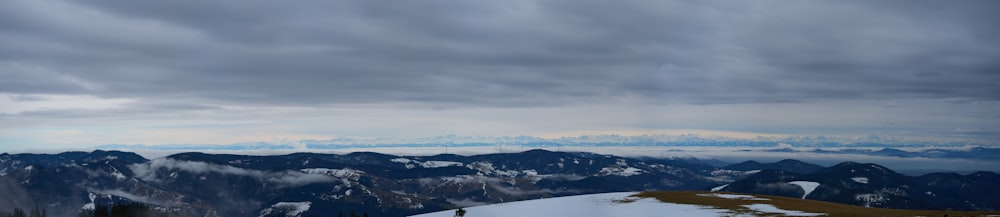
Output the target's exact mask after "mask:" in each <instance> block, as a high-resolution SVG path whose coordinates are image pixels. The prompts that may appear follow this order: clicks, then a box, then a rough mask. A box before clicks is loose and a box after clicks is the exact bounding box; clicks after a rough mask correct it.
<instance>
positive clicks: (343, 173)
mask: <svg viewBox="0 0 1000 217" xmlns="http://www.w3.org/2000/svg"><path fill="white" fill-rule="evenodd" d="M300 171H302V172H304V173H308V174H322V175H328V176H333V177H338V178H352V177H359V176H361V175H362V174H364V173H365V172H364V171H361V170H355V169H347V168H344V169H328V168H308V169H301V170H300Z"/></svg>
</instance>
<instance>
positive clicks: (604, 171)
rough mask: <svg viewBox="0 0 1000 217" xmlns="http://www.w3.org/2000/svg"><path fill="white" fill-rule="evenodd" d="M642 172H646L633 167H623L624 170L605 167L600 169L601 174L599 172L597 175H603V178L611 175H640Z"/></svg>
mask: <svg viewBox="0 0 1000 217" xmlns="http://www.w3.org/2000/svg"><path fill="white" fill-rule="evenodd" d="M644 172H646V171H644V170H642V169H639V168H635V167H625V168H621V167H605V168H601V172H599V174H601V175H605V176H610V175H613V176H634V175H639V174H642V173H644Z"/></svg>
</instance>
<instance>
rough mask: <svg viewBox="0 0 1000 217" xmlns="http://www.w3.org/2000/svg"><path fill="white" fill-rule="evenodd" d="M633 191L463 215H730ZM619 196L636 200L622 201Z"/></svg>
mask: <svg viewBox="0 0 1000 217" xmlns="http://www.w3.org/2000/svg"><path fill="white" fill-rule="evenodd" d="M634 194H636V192H622V193H605V194H589V195H579V196H569V197H558V198H549V199H540V200H529V201H519V202H511V203H501V204H493V205H485V206H476V207H469V208H466V209H465V210H466V211H467V212H466V214H465V216H469V217H507V216H521V217H530V216H539V217H542V216H545V217H549V216H584V217H585V216H594V217H606V216H662V215H664V214H667V213H669V215H670V216H688V217H700V216H706V217H708V216H712V217H714V216H723V215H732V213H731V212H729V210H724V209H714V208H710V207H704V206H697V205H687V204H675V203H663V202H660V201H658V200H656V199H654V198H642V199H640V198H637V197H629V196H631V195H634ZM622 200H635V201H634V202H622ZM453 216H455V210H448V211H441V212H434V213H427V214H421V215H416V216H415V217H453Z"/></svg>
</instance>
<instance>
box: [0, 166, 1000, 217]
mask: <svg viewBox="0 0 1000 217" xmlns="http://www.w3.org/2000/svg"><path fill="white" fill-rule="evenodd" d="M712 163H718V162H714V161H699V160H697V159H654V158H642V159H635V158H626V157H619V156H612V155H600V154H593V153H577V152H551V151H544V150H531V151H526V152H521V153H501V154H486V155H474V156H460V155H448V154H445V155H435V156H395V155H388V154H379V153H370V152H361V153H351V154H344V155H336V154H315V153H295V154H287V155H276V156H248V155H231V154H205V153H197V152H190V153H180V154H174V155H170V156H166V157H162V158H157V159H151V160H150V159H145V158H143V157H141V156H139V155H137V154H135V153H130V152H120V151H94V152H89V153H87V152H66V153H61V154H6V153H5V154H0V195H4V196H5V197H0V209H9V208H12V207H22V208H24V207H34V206H39V207H45V208H46V209H47V210H48V211H49V212H48V213H49V216H76V214H77V212H78V211H80V210H87V209H94V207H96V205H110V204H116V203H117V204H120V203H127V202H140V203H146V204H150V205H152V206H154V207H157V208H159V209H164V210H172V211H177V212H188V214H191V215H194V216H259V215H260V216H264V215H291V216H309V215H314V216H335V215H337V214H338V213H342V212H352V211H353V212H357V213H369V214H372V215H373V216H404V215H412V214H419V213H427V212H433V211H440V210H445V209H451V208H456V207H466V206H473V205H482V204H492V203H500V202H510V201H518V200H527V199H538V198H548V197H558V196H568V195H579V194H590V193H603V192H626V191H644V190H708V189H716V190H722V191H734V192H749V193H753V192H760V193H768V194H774V195H784V196H795V197H799V196H802V195H803V193H804V192H803V190H802V189H803V188H801V187H798V186H795V184H787V183H789V182H794V181H802V182H815V183H817V186H816V187H815V190H810V191H815V192H813V193H811V194H809V195H808V197H806V198H807V199H817V200H826V201H833V202H840V203H848V204H861V205H868V206H872V207H890V208H939V209H961V210H997V209H1000V204H997V203H996V199H990V198H988V197H989V196H995V195H997V194H995V193H997V189H998V188H997V186H996V185H995V184H989V183H1000V182H997V181H996V179H995V177H997V174H995V173H991V172H982V173H976V174H972V175H966V176H962V175H957V174H943V173H937V174H928V175H924V176H919V177H909V176H903V175H899V174H895V173H894V172H892V171H891V170H888V169H886V168H884V167H880V166H877V165H867V164H855V163H845V164H841V165H837V166H833V167H830V168H824V167H821V166H818V165H813V164H808V163H804V162H800V161H795V160H783V161H779V162H775V163H757V162H744V163H740V164H733V165H728V166H724V167H718V166H713V165H712ZM852 165H862V166H852ZM855 167H857V168H855ZM844 168H848V169H844ZM851 169H853V171H855V172H850V171H852V170H851ZM845 171H846V172H845ZM862 177H863V178H866V179H861V178H862ZM802 182H796V183H802ZM861 182H867V183H868V184H867V185H862V184H859V183H861ZM760 186H774V188H768V187H760ZM926 192H930V193H926ZM991 193H992V194H991ZM934 195H937V196H934ZM878 198H890V199H886V200H883V199H878ZM929 198H930V199H929ZM934 198H937V199H934ZM956 200H962V201H956ZM896 201H911V202H902V203H897V202H896ZM912 203H921V204H925V205H926V206H913V204H912Z"/></svg>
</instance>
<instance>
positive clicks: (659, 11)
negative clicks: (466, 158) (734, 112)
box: [0, 1, 1000, 107]
mask: <svg viewBox="0 0 1000 217" xmlns="http://www.w3.org/2000/svg"><path fill="white" fill-rule="evenodd" d="M4 4H5V5H8V6H12V7H2V8H7V9H6V10H3V11H2V12H3V13H0V14H4V15H0V16H3V17H2V19H0V20H5V22H0V26H3V27H4V29H5V30H4V31H2V32H0V63H2V64H7V65H11V64H18V65H20V66H19V67H21V66H23V67H30V68H36V69H39V70H44V71H47V74H45V75H41V74H36V73H27V72H23V70H20V71H18V70H13V69H11V68H10V67H8V69H11V70H2V71H3V72H0V73H3V74H2V75H3V76H4V77H10V78H12V79H5V82H4V81H0V82H4V83H3V84H4V85H0V87H2V88H3V89H0V91H3V92H8V93H15V94H30V93H60V94H92V95H98V96H102V97H110V98H116V97H129V98H139V99H140V100H157V99H169V100H188V101H193V102H195V103H205V104H243V105H317V104H353V103H397V102H404V103H426V104H433V105H438V106H444V107H463V106H489V107H495V106H515V107H520V106H554V105H567V104H578V103H593V102H607V101H609V100H618V99H621V98H628V97H639V98H641V99H642V100H644V101H647V102H652V103H694V104H719V103H758V102H762V103H774V102H797V101H810V100H825V99H854V98H874V99H892V98H974V99H982V100H997V99H1000V95H998V93H1000V87H998V86H997V85H995V84H996V83H998V82H1000V73H997V70H1000V61H997V60H998V59H1000V51H998V50H1000V49H998V48H1000V43H998V39H997V38H1000V37H993V36H997V33H998V31H997V28H995V27H994V25H993V24H991V23H990V20H997V19H1000V17H997V15H994V14H995V13H993V10H989V8H994V9H995V8H1000V7H997V5H996V3H995V2H990V1H967V2H962V3H958V4H955V3H945V2H933V1H927V2H925V1H916V2H914V1H883V2H877V3H873V2H865V1H840V2H721V1H720V2H715V1H696V2H661V1H627V2H601V1H593V2H591V1H539V2H534V1H503V2H421V3H398V2H397V3H379V2H370V1H346V2H335V3H330V2H298V3H296V4H288V3H277V2H267V1H229V2H227V1H218V2H211V3H206V2H193V1H171V2H136V1H102V2H49V3H36V2H24V1H15V2H7V3H4ZM14 6H16V7H14ZM45 7H57V8H64V9H67V10H69V11H71V12H73V13H67V14H66V15H58V14H52V13H41V12H44V9H45ZM0 10H2V9H0ZM34 12H39V13H34ZM23 67H22V68H23ZM59 77H64V78H70V79H68V80H67V79H53V78H59Z"/></svg>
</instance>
